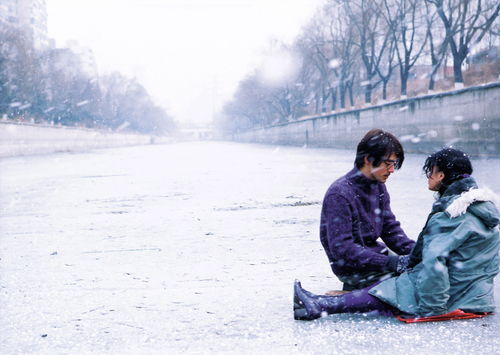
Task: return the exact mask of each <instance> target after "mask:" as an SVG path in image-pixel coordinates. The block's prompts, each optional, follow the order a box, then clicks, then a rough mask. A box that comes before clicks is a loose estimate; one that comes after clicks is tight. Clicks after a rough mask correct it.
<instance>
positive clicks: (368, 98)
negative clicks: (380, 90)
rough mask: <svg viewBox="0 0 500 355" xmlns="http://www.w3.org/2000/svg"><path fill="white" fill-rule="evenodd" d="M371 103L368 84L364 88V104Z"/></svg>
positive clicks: (370, 85)
mask: <svg viewBox="0 0 500 355" xmlns="http://www.w3.org/2000/svg"><path fill="white" fill-rule="evenodd" d="M370 102H372V84H371V83H368V84H367V85H366V88H365V103H367V104H368V103H370Z"/></svg>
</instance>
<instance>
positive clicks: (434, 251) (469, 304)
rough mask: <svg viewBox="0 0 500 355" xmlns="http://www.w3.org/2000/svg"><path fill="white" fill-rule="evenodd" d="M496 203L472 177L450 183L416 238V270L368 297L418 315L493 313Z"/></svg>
mask: <svg viewBox="0 0 500 355" xmlns="http://www.w3.org/2000/svg"><path fill="white" fill-rule="evenodd" d="M493 199H494V194H493V193H491V192H490V191H488V190H482V189H478V188H477V185H476V183H475V182H474V179H472V178H470V177H469V178H464V179H462V180H459V181H456V182H454V183H453V184H451V185H450V186H449V187H448V188H447V189H446V191H445V193H444V194H443V196H442V197H441V198H440V199H438V200H437V201H436V202H435V203H434V205H433V208H432V212H431V214H430V215H429V218H428V220H427V223H426V225H425V227H424V229H423V230H422V232H421V233H420V235H419V237H418V239H417V244H416V245H415V248H414V249H413V251H412V254H411V258H410V260H412V261H413V268H411V269H409V270H408V271H406V272H404V273H403V274H401V275H400V276H398V277H393V278H390V279H388V280H385V281H383V282H381V283H380V284H378V285H377V286H375V287H373V288H372V289H371V290H370V291H369V292H370V294H372V295H373V296H376V297H377V298H379V299H381V300H382V301H384V302H386V303H388V304H390V305H392V306H393V307H396V308H398V309H399V310H401V311H402V312H405V313H410V314H416V315H420V316H431V315H439V314H444V313H447V312H450V311H453V310H455V309H457V308H460V309H462V310H464V311H470V312H492V311H493V310H494V309H495V303H494V300H493V279H494V277H495V275H497V274H498V271H499V257H498V251H499V248H500V237H499V228H498V224H499V222H500V215H499V212H498V210H497V209H496V207H495V205H494V204H493V203H492V202H491V201H492V200H493ZM410 265H411V263H410Z"/></svg>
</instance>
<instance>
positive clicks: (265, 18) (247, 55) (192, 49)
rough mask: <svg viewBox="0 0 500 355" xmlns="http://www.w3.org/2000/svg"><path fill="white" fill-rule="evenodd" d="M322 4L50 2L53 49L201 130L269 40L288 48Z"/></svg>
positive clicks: (295, 0)
mask: <svg viewBox="0 0 500 355" xmlns="http://www.w3.org/2000/svg"><path fill="white" fill-rule="evenodd" d="M322 2H323V0H291V1H289V2H286V3H283V2H281V1H279V0H253V1H250V0H232V1H230V0H163V1H162V0H145V1H140V0H121V1H119V0H105V1H103V0H101V1H97V0H71V1H68V0H48V1H47V7H48V9H47V10H48V29H49V36H50V37H51V38H54V39H55V40H56V45H57V46H58V47H64V46H65V44H66V42H67V41H68V40H76V41H78V43H79V44H80V45H82V46H86V47H90V48H91V49H92V50H93V52H94V55H95V57H96V61H97V65H98V70H99V74H101V75H102V74H105V73H109V72H111V71H115V70H117V71H120V72H121V73H123V74H125V75H127V76H129V77H136V78H137V79H138V80H139V82H141V83H142V84H143V85H144V86H145V87H146V89H147V90H148V91H149V93H150V94H151V95H152V97H153V98H154V99H155V101H156V102H157V103H158V104H159V105H160V106H162V107H165V108H166V109H167V111H168V113H169V114H170V115H172V116H173V117H174V119H175V120H176V121H178V122H181V123H185V122H196V123H207V122H209V121H210V120H211V119H212V113H213V112H216V111H217V110H219V109H220V108H221V107H222V105H223V103H224V102H225V101H227V100H228V99H229V98H230V97H231V95H232V94H233V92H234V90H235V89H236V86H237V84H238V81H239V80H241V79H242V78H244V76H245V75H246V74H248V73H249V72H251V71H252V70H253V69H254V68H255V67H256V66H257V65H258V64H259V63H260V62H262V60H263V52H264V50H265V49H266V48H267V47H268V46H269V43H270V41H271V40H272V39H278V40H282V41H285V42H291V41H292V40H293V39H294V38H295V37H296V36H297V34H298V33H299V32H300V29H301V27H302V26H303V25H304V24H305V23H306V22H307V21H308V20H309V19H310V18H311V16H312V15H313V13H314V11H315V10H316V9H317V7H318V5H319V4H321V3H322Z"/></svg>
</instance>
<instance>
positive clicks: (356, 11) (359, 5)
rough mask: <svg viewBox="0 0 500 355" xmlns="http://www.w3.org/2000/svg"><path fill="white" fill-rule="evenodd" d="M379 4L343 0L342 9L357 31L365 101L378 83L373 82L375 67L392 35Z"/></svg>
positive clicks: (367, 0) (369, 100)
mask: <svg viewBox="0 0 500 355" xmlns="http://www.w3.org/2000/svg"><path fill="white" fill-rule="evenodd" d="M381 6H382V1H381V0H355V1H349V0H343V7H344V11H345V13H346V15H347V16H348V17H349V20H350V24H351V26H354V28H355V30H356V32H357V34H356V36H355V39H356V42H355V44H356V45H357V46H358V47H359V53H360V56H361V62H362V64H363V69H364V73H363V74H364V78H363V82H362V86H364V91H365V102H367V103H368V102H371V101H372V91H373V89H374V88H375V87H376V86H377V85H378V84H379V83H380V81H378V82H375V80H376V77H377V67H378V66H379V64H380V61H381V60H382V58H383V56H384V52H385V51H386V50H387V49H388V47H389V43H390V39H391V36H392V34H391V32H390V31H389V30H388V29H387V27H386V23H385V22H384V21H383V17H382V14H381Z"/></svg>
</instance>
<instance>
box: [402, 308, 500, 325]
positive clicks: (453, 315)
mask: <svg viewBox="0 0 500 355" xmlns="http://www.w3.org/2000/svg"><path fill="white" fill-rule="evenodd" d="M490 314H493V313H491V312H479V313H467V312H464V311H462V310H461V309H456V310H454V311H451V312H449V313H445V314H441V315H439V316H430V317H415V316H401V315H398V316H396V318H397V319H398V320H400V321H401V322H405V323H421V322H442V321H445V320H457V319H473V318H483V317H486V316H488V315H490Z"/></svg>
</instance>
